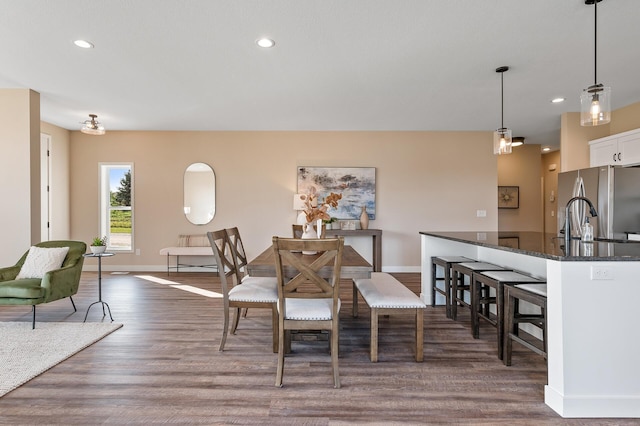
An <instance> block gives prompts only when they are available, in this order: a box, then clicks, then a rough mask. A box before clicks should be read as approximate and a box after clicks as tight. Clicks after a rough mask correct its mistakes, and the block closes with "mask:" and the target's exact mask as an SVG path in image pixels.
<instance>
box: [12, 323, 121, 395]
mask: <svg viewBox="0 0 640 426" xmlns="http://www.w3.org/2000/svg"><path fill="white" fill-rule="evenodd" d="M120 327H122V324H113V323H109V324H106V323H61V322H54V323H46V322H37V323H36V328H35V330H32V329H31V322H0V396H3V395H5V394H6V393H8V392H10V391H12V390H14V389H15V388H17V387H18V386H20V385H22V384H24V383H26V382H28V381H29V380H31V379H33V378H34V377H36V376H38V375H39V374H42V373H43V372H45V371H47V370H48V369H50V368H51V367H53V366H54V365H56V364H58V363H60V362H62V361H64V360H65V359H67V358H69V357H70V356H72V355H74V354H76V353H78V352H80V351H81V350H83V349H84V348H86V347H87V346H90V345H92V344H94V343H95V342H97V341H98V340H100V339H102V338H103V337H105V336H107V335H108V334H110V333H112V332H114V331H116V330H117V329H119V328H120Z"/></svg>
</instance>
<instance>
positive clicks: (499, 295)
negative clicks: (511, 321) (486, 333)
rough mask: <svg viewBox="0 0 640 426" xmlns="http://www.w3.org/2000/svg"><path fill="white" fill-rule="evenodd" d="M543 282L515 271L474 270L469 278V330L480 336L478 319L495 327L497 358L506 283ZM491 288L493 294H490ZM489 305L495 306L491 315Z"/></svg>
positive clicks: (499, 355) (502, 328) (501, 341)
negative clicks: (494, 310) (493, 313)
mask: <svg viewBox="0 0 640 426" xmlns="http://www.w3.org/2000/svg"><path fill="white" fill-rule="evenodd" d="M524 283H535V284H544V280H541V279H539V278H535V277H532V276H530V275H525V274H523V273H520V272H515V271H482V272H474V274H473V277H472V280H471V332H472V334H473V338H474V339H477V338H479V337H480V320H481V319H483V320H485V321H487V322H488V323H489V324H491V325H492V326H494V327H495V328H496V334H497V338H498V340H497V341H498V358H499V359H502V355H503V347H504V346H503V339H504V290H503V288H505V285H508V284H524ZM491 289H493V290H494V291H495V295H492V294H491ZM491 305H495V306H496V312H495V316H492V315H491V309H490V308H491Z"/></svg>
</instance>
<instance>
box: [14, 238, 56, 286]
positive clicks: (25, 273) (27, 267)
mask: <svg viewBox="0 0 640 426" xmlns="http://www.w3.org/2000/svg"><path fill="white" fill-rule="evenodd" d="M68 252H69V247H51V248H43V247H35V246H32V247H31V248H30V249H29V254H27V258H26V259H25V261H24V263H23V264H22V268H20V272H19V273H18V276H16V279H17V280H19V279H24V278H42V277H44V274H46V273H47V272H49V271H53V270H54V269H59V268H60V267H61V266H62V262H64V258H65V257H67V253H68Z"/></svg>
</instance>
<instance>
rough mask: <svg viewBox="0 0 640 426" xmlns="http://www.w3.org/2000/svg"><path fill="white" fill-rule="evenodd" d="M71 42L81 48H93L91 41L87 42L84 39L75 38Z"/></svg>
mask: <svg viewBox="0 0 640 426" xmlns="http://www.w3.org/2000/svg"><path fill="white" fill-rule="evenodd" d="M73 44H75V45H76V46H78V47H82V48H83V49H91V48H93V43H91V42H88V41H86V40H75V41H74V42H73Z"/></svg>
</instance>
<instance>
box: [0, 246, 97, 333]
mask: <svg viewBox="0 0 640 426" xmlns="http://www.w3.org/2000/svg"><path fill="white" fill-rule="evenodd" d="M35 246H36V247H43V248H49V247H69V252H68V253H67V256H66V257H65V259H64V261H63V262H62V267H60V269H55V270H53V271H49V272H47V273H45V274H44V276H43V278H24V279H16V277H17V276H18V273H19V272H20V269H21V268H22V265H23V264H24V262H25V260H26V258H27V254H28V253H29V251H27V252H26V253H25V254H24V255H23V256H22V257H21V258H20V260H18V263H16V264H15V265H14V266H9V267H7V268H0V305H31V306H32V310H33V321H32V328H35V326H36V305H39V304H41V303H48V302H53V301H54V300H58V299H63V298H65V297H68V298H69V299H70V300H71V304H72V305H73V310H74V311H76V305H75V303H73V299H72V298H71V296H73V295H74V294H76V293H77V292H78V286H79V285H80V274H81V273H82V264H83V263H84V257H83V256H82V255H83V254H84V253H85V251H86V250H87V245H86V244H85V243H83V242H82V241H45V242H42V243H39V244H35Z"/></svg>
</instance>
